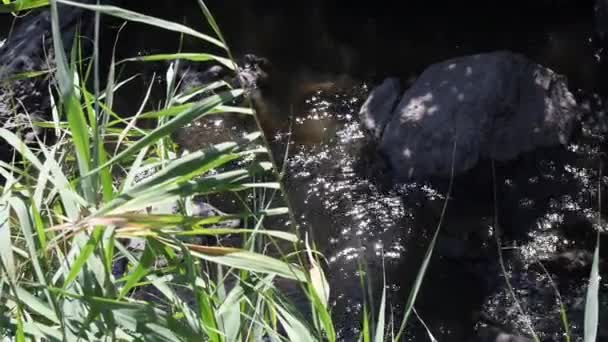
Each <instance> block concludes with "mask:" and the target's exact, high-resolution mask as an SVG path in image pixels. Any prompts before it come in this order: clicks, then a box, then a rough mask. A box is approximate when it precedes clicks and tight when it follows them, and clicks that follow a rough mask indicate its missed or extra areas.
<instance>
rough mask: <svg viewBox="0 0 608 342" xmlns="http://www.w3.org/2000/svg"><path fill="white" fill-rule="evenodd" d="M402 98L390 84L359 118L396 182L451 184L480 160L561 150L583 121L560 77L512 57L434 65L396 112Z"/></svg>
mask: <svg viewBox="0 0 608 342" xmlns="http://www.w3.org/2000/svg"><path fill="white" fill-rule="evenodd" d="M398 92H399V88H398V86H396V83H395V81H393V80H390V79H389V80H387V81H385V82H384V83H383V84H382V85H380V86H379V87H378V88H376V89H374V91H372V93H371V96H370V97H369V98H368V100H367V101H366V103H365V104H364V105H363V107H362V109H361V112H360V117H361V121H362V123H363V125H364V126H365V127H366V129H367V130H368V131H371V133H372V134H373V135H374V136H375V137H376V139H377V142H378V146H379V149H380V151H381V153H383V154H384V155H385V156H386V157H387V159H388V161H389V163H390V164H391V166H392V168H393V170H394V173H395V176H396V179H397V180H404V179H410V178H420V177H427V176H449V175H450V174H451V169H452V161H453V167H454V173H455V174H459V173H462V172H464V171H467V170H469V169H470V168H472V167H473V166H475V165H476V164H477V162H478V161H479V160H480V159H491V160H498V161H505V160H510V159H513V158H515V157H517V156H518V155H519V154H520V153H523V152H527V151H531V150H534V149H535V148H538V147H544V146H552V145H558V144H564V143H566V142H567V140H568V139H569V137H570V135H571V133H572V131H573V127H574V123H575V122H576V119H577V118H578V117H579V113H580V108H579V106H578V105H577V103H576V100H575V99H574V96H573V95H572V93H570V91H569V90H568V87H567V84H566V80H565V78H564V77H563V76H560V75H558V74H557V73H555V72H553V71H552V70H550V69H547V68H545V67H543V66H541V65H538V64H536V63H533V62H532V61H530V60H528V59H527V58H525V57H524V56H522V55H519V54H515V53H511V52H507V51H498V52H492V53H484V54H478V55H473V56H466V57H460V58H455V59H451V60H448V61H444V62H441V63H438V64H434V65H432V66H430V67H429V68H427V69H426V70H425V71H424V72H423V73H422V75H420V77H419V78H418V79H417V80H416V82H415V83H414V84H413V85H412V87H410V88H409V89H407V90H406V91H405V93H403V95H402V96H401V97H400V100H399V102H398V104H397V105H396V107H395V108H394V109H391V108H392V107H393V105H392V103H394V101H395V100H396V99H398V98H399V94H398ZM455 145H456V147H455ZM454 149H455V154H454Z"/></svg>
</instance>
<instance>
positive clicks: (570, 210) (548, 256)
mask: <svg viewBox="0 0 608 342" xmlns="http://www.w3.org/2000/svg"><path fill="white" fill-rule="evenodd" d="M193 3H194V2H193ZM402 3H405V2H402ZM209 5H210V7H211V8H212V11H213V13H214V14H215V16H216V19H217V21H218V24H219V25H220V27H221V28H222V30H223V32H224V34H225V36H226V39H227V40H228V42H229V44H230V45H231V48H232V50H233V53H234V54H235V55H237V56H242V55H244V54H245V53H254V54H256V55H259V56H263V57H266V58H268V59H269V60H270V61H271V63H272V68H271V70H269V71H268V72H269V74H270V82H269V84H267V86H266V87H264V88H263V89H262V92H261V94H262V96H261V99H259V101H258V102H259V103H258V109H259V110H260V116H261V117H260V118H261V121H262V123H263V126H264V129H265V131H266V132H267V133H268V134H269V138H270V139H271V143H272V145H273V148H274V151H275V154H276V156H277V159H278V160H283V153H284V151H285V149H286V143H287V142H288V141H289V142H290V143H291V144H290V150H289V155H288V158H287V159H286V161H287V164H286V168H287V170H288V178H287V184H288V191H289V196H290V199H291V202H292V204H293V205H294V207H295V209H296V213H297V218H298V219H299V220H300V222H299V224H300V225H301V226H302V227H303V228H304V229H306V230H307V231H308V232H309V233H310V234H311V235H312V236H313V237H314V239H315V242H316V244H317V246H318V247H319V248H320V249H321V251H322V252H323V253H324V254H325V256H326V257H327V259H328V261H329V266H328V276H329V280H330V284H331V286H332V302H333V304H335V309H334V311H335V319H336V322H337V323H338V324H339V325H340V327H341V328H342V334H343V335H342V336H343V337H344V340H346V341H354V340H356V339H355V338H354V337H353V336H354V335H355V334H356V330H357V329H358V326H357V324H356V322H358V320H359V318H360V317H361V314H362V312H361V310H362V306H361V304H362V301H363V298H365V297H366V296H368V295H370V294H371V299H370V298H368V300H371V301H372V304H373V305H374V315H375V312H377V306H378V299H379V297H378V294H379V293H380V292H381V289H382V282H383V275H386V284H387V290H388V294H389V300H390V304H391V305H393V306H394V308H395V309H394V311H393V313H394V314H395V317H396V318H398V317H399V313H400V308H402V307H403V303H404V300H405V299H406V298H407V296H408V294H409V289H410V286H411V284H412V282H413V280H414V278H415V277H416V274H417V271H418V269H419V267H420V263H421V260H422V258H423V255H424V253H425V251H426V247H427V246H428V243H429V241H430V238H431V237H432V234H433V232H434V228H435V227H436V226H437V224H438V222H439V219H440V216H441V215H440V214H441V209H442V205H443V202H444V200H445V194H446V190H447V185H448V181H447V180H433V181H429V182H425V183H421V184H402V185H394V184H392V183H391V182H390V170H388V169H387V167H386V165H384V164H383V163H382V162H381V161H380V160H378V159H377V158H376V154H375V151H374V149H373V148H370V147H369V142H368V141H367V139H366V137H365V135H364V133H363V131H362V130H361V128H360V126H359V123H358V118H357V113H358V110H359V107H360V105H361V104H362V102H363V101H364V100H365V98H366V96H367V93H368V92H369V90H370V88H371V87H373V86H374V85H375V84H377V83H378V82H379V81H380V80H382V79H383V78H384V77H386V76H389V75H390V76H398V77H401V78H402V79H403V80H404V81H406V82H407V81H413V80H414V79H415V77H416V75H417V74H419V73H420V72H421V71H422V70H424V68H425V67H427V66H428V65H429V64H431V63H434V62H439V61H442V60H445V59H448V58H451V57H456V56H462V55H467V54H474V53H480V52H486V51H493V50H501V49H506V50H511V51H516V52H520V53H523V54H524V55H526V56H528V57H529V58H531V59H533V60H535V61H536V62H538V63H540V64H542V65H545V66H547V67H550V68H552V69H554V70H555V71H556V72H558V73H561V74H564V75H566V76H567V77H568V79H569V82H570V85H571V88H572V89H574V90H577V89H581V93H584V94H586V96H589V95H590V94H593V93H598V94H600V96H602V95H604V94H606V91H607V90H608V87H607V85H608V82H606V81H604V77H605V75H606V73H605V67H604V65H603V61H602V52H601V50H600V49H599V47H600V44H599V43H598V42H596V39H595V35H594V28H593V20H592V4H591V1H510V2H505V3H504V4H496V3H493V2H481V1H470V2H467V4H464V3H461V2H458V3H452V4H442V3H434V2H430V1H424V2H423V1H410V2H407V5H406V4H400V5H397V4H395V3H394V2H388V1H382V2H377V3H368V4H366V5H362V4H358V3H355V2H347V1H306V2H304V1H294V2H286V1H275V0H267V1H253V0H246V1H239V2H238V3H237V2H233V3H231V4H228V3H227V2H226V1H219V0H218V1H209ZM145 6H149V2H146V5H145ZM132 8H133V9H135V10H139V11H143V12H146V13H150V14H153V15H157V16H161V17H164V18H170V19H173V20H178V21H180V22H185V23H187V24H188V25H193V26H195V27H197V26H198V27H199V28H200V29H202V30H204V29H205V28H204V27H203V26H202V24H201V23H202V20H201V19H200V18H201V16H200V15H199V13H200V12H199V10H198V8H197V7H196V6H195V5H183V6H182V7H180V6H175V4H174V3H171V2H170V1H158V2H157V5H155V6H152V7H144V5H143V4H138V5H134V6H133V7H132ZM4 18H5V17H0V19H2V20H0V25H2V26H0V32H6V30H5V29H6V27H5V25H6V21H5V20H4ZM115 24H116V23H114V22H110V23H109V24H108V25H115ZM113 32H115V29H112V28H110V29H108V30H107V31H106V34H107V35H108V37H110V36H112V34H113ZM178 38H179V37H178V36H176V35H175V34H172V33H167V32H165V31H163V30H160V29H150V28H146V27H144V26H142V25H138V24H129V25H127V27H126V28H125V30H124V31H123V34H122V35H121V38H120V41H119V49H118V54H119V57H131V56H133V55H135V54H137V53H157V52H161V51H164V52H175V51H177V49H178V47H179V39H178ZM108 40H111V39H109V38H108ZM183 44H184V50H185V51H194V50H195V49H200V48H201V46H200V45H198V43H196V42H194V41H192V40H190V39H186V40H184V42H183ZM160 70H162V68H159V71H160ZM144 71H149V70H144ZM146 82H147V81H146V80H144V79H142V81H141V82H140V86H141V89H139V90H141V91H143V89H144V88H145V85H146ZM130 91H133V92H137V90H130ZM121 105H122V106H123V110H124V111H134V110H136V109H137V107H138V106H139V102H137V101H132V103H131V102H127V103H123V104H121ZM206 124H207V125H208V126H207V127H220V128H221V127H224V128H227V130H228V131H230V130H231V127H230V125H232V123H230V122H224V121H222V120H220V119H218V121H217V122H211V123H209V122H207V123H206ZM188 132H189V133H188V139H190V140H194V141H196V143H194V144H193V145H196V144H201V145H202V144H205V143H208V136H207V135H206V134H207V133H205V132H207V131H205V130H202V132H201V130H200V129H199V130H198V131H197V129H196V128H192V129H190V130H189V131H188ZM233 132H237V130H236V129H235V130H233ZM197 134H198V136H199V137H197V138H193V136H196V135H197ZM235 134H236V133H235ZM220 138H221V137H220ZM600 140H601V139H599V140H597V141H595V140H593V141H591V142H590V143H589V145H584V144H582V145H576V144H574V145H571V146H570V147H569V149H570V152H569V153H568V154H566V156H565V157H564V154H563V151H562V149H561V148H556V149H547V150H543V151H539V152H537V153H531V154H529V155H526V156H524V157H523V158H520V159H519V160H517V161H514V162H512V163H504V164H501V165H497V170H496V171H497V172H496V173H497V178H496V179H497V181H496V182H497V189H498V194H499V195H498V197H497V201H495V200H494V194H493V191H492V188H493V185H494V184H493V180H492V172H491V168H490V166H489V164H487V163H486V164H482V165H480V166H479V167H478V168H476V169H475V170H473V171H472V172H470V174H468V175H465V176H463V177H460V178H458V179H457V180H456V183H455V185H454V192H453V194H452V197H453V200H452V201H451V202H450V205H449V206H448V209H447V216H446V217H445V220H444V224H443V226H442V231H443V233H442V234H441V236H440V239H439V241H438V246H437V250H436V253H435V257H434V258H433V261H432V263H431V265H430V268H429V272H428V274H427V277H426V279H425V282H424V284H423V286H422V290H421V293H420V297H419V299H418V301H417V302H416V308H417V310H418V313H419V314H420V316H421V318H422V319H423V320H424V321H425V323H426V324H427V325H428V327H429V329H430V331H432V333H433V334H434V335H435V337H436V338H437V339H438V340H439V341H475V339H474V336H475V334H476V333H475V331H476V330H477V329H478V328H479V327H480V324H481V323H480V322H485V323H487V322H488V321H496V322H495V323H496V324H497V325H501V324H502V325H505V326H503V327H501V328H504V329H505V330H509V329H513V330H515V331H519V332H521V333H527V325H526V324H527V322H525V320H522V321H518V320H517V319H516V318H517V317H519V318H521V317H520V316H518V315H517V314H516V313H514V311H516V307H515V306H514V302H513V301H512V299H511V297H510V296H509V294H508V293H507V291H506V290H505V285H504V277H503V275H502V271H501V270H500V268H499V265H498V263H497V258H498V256H497V253H496V245H495V240H494V234H495V233H496V231H495V228H494V215H495V213H496V210H495V209H496V208H498V212H499V218H498V219H499V222H500V224H501V226H502V228H503V229H504V231H505V235H504V240H505V241H504V245H505V246H509V248H506V249H505V250H504V254H505V257H506V258H507V265H506V267H507V275H508V277H509V278H511V279H512V281H513V282H514V284H515V285H516V288H515V291H516V294H517V295H518V298H519V299H520V300H521V301H522V303H523V304H522V305H523V306H524V308H525V309H526V311H527V312H528V313H529V315H530V316H531V320H532V323H533V324H534V326H535V328H536V329H537V333H539V334H540V335H541V336H542V337H543V340H547V341H554V340H557V339H558V338H559V339H560V340H561V339H562V337H561V336H560V333H559V331H560V318H559V311H558V310H559V308H558V307H557V305H556V302H555V291H553V286H556V287H558V289H559V290H560V291H563V292H564V293H575V292H576V291H579V292H580V291H584V279H585V277H587V274H588V267H587V266H584V267H582V268H576V267H575V266H572V267H574V269H575V271H572V272H571V270H570V269H567V267H569V266H568V265H569V264H568V262H569V261H571V260H574V259H576V258H570V259H568V256H563V253H566V252H569V251H572V253H579V254H581V256H580V259H581V260H582V261H581V263H584V262H586V260H587V259H588V252H589V251H590V250H591V249H592V247H593V242H594V239H593V238H594V234H593V231H594V228H598V225H595V226H594V224H593V223H590V222H598V220H597V215H596V212H597V189H596V188H597V184H598V181H600V179H599V175H598V173H597V168H598V165H599V161H600V160H601V159H602V158H603V157H602V152H603V151H602V147H601V146H600V145H601V144H600V142H601V141H600ZM602 146H603V145H602ZM192 147H195V146H192ZM604 173H605V172H604ZM601 181H602V182H604V181H605V179H602V180H601ZM599 226H603V223H602V224H599ZM564 236H566V237H569V238H567V239H565V238H564ZM585 253H587V254H585ZM511 256H513V258H511ZM562 257H563V258H565V259H560V258H562ZM586 258H587V259H586ZM522 260H523V261H522ZM535 260H542V261H543V265H546V268H547V269H548V272H549V274H550V276H548V275H547V273H545V272H544V269H539V268H538V267H537V266H534V265H538V263H537V262H535ZM576 260H578V259H576ZM585 265H588V263H587V264H585ZM361 268H363V269H364V270H365V272H366V275H367V276H368V277H367V278H368V281H369V284H370V285H371V288H372V290H371V291H370V294H366V293H363V292H362V290H361V289H360V287H359V272H360V271H361ZM581 270H582V271H581ZM555 279H558V280H559V281H558V282H557V284H555V283H554V282H553V281H554V280H555ZM556 281H557V280H556ZM603 286H604V287H603V289H605V290H606V287H605V284H603ZM539 298H540V299H539ZM577 298H580V296H579V297H576V298H575V297H572V298H566V299H565V302H567V303H566V304H567V307H568V308H569V310H572V311H573V312H574V313H575V314H576V313H577V312H580V311H581V303H580V302H576V300H577ZM570 299H571V301H569V300H570ZM539 303H540V304H539ZM606 304H608V303H606ZM603 319H604V321H606V320H608V317H603ZM410 321H411V322H412V326H411V329H409V330H410V337H409V340H411V341H424V340H428V337H427V335H426V334H427V333H426V330H425V329H424V328H423V326H422V324H420V321H419V320H417V319H416V318H415V317H414V318H412V319H411V320H410ZM547 322H548V323H547ZM581 329H582V327H581V326H580V325H579V326H574V327H573V331H574V332H575V333H576V334H577V336H578V334H580V332H581ZM543 332H545V334H544V335H543ZM575 341H577V339H575Z"/></svg>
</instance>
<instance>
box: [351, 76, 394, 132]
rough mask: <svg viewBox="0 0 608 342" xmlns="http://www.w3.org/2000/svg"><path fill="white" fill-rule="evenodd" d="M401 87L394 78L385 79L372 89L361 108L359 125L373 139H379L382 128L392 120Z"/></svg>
mask: <svg viewBox="0 0 608 342" xmlns="http://www.w3.org/2000/svg"><path fill="white" fill-rule="evenodd" d="M401 92H402V89H401V85H400V84H399V80H398V79H396V78H387V79H386V80H384V82H382V84H380V85H379V86H377V87H376V88H374V89H373V90H372V91H371V92H370V94H369V96H368V98H367V100H366V101H365V102H364V103H363V106H361V111H360V112H359V117H360V120H361V124H362V125H363V127H365V129H366V130H367V131H369V133H370V135H371V136H372V137H373V138H374V139H380V138H381V137H382V133H383V131H384V127H386V125H387V124H388V122H389V121H390V120H391V118H392V113H393V111H394V110H395V106H397V104H398V103H399V100H400V99H401Z"/></svg>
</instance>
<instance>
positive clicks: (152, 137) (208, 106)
mask: <svg viewBox="0 0 608 342" xmlns="http://www.w3.org/2000/svg"><path fill="white" fill-rule="evenodd" d="M242 93H243V91H242V90H232V91H228V92H224V93H221V94H218V95H213V96H211V97H209V98H207V99H205V100H203V101H202V102H200V103H198V104H196V105H195V106H193V107H191V108H189V109H187V110H185V111H183V112H181V113H180V114H179V115H177V116H176V117H174V118H173V119H171V120H169V121H168V122H167V123H165V124H164V125H162V126H160V127H157V128H155V129H154V130H152V132H150V133H149V134H148V135H146V136H145V137H143V138H142V139H140V140H138V141H137V142H136V143H134V144H133V145H131V146H129V147H127V148H126V149H125V150H124V151H122V152H120V153H119V154H118V155H116V156H115V157H114V158H112V159H111V160H109V161H108V162H106V163H104V164H103V165H102V166H100V167H99V168H97V169H95V170H93V171H92V172H98V171H99V170H100V169H103V168H105V167H108V166H109V165H112V164H113V163H115V162H117V161H119V160H122V159H123V158H125V157H127V156H130V155H132V154H133V153H136V152H137V151H139V150H141V149H142V148H144V147H146V146H149V145H152V144H155V143H156V142H158V141H159V140H160V139H161V138H163V137H165V136H167V135H169V134H171V133H173V132H174V131H175V130H177V129H179V128H181V127H183V126H184V125H186V124H187V123H190V122H192V121H194V120H196V119H197V118H199V117H201V116H203V115H205V114H207V113H209V111H210V110H212V109H213V108H215V107H217V106H219V105H220V104H222V103H226V102H230V101H232V100H233V99H235V98H236V97H238V96H240V95H241V94H242ZM89 175H90V174H89Z"/></svg>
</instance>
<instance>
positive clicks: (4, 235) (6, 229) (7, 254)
mask: <svg viewBox="0 0 608 342" xmlns="http://www.w3.org/2000/svg"><path fill="white" fill-rule="evenodd" d="M4 197H5V196H3V197H2V198H0V262H1V263H2V264H3V265H4V269H5V270H6V273H7V275H8V278H9V280H10V281H11V282H13V283H14V282H15V278H16V273H15V269H16V268H15V258H14V256H13V242H12V239H11V227H10V224H9V219H10V207H9V204H8V202H7V201H6V200H5V199H4Z"/></svg>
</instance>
